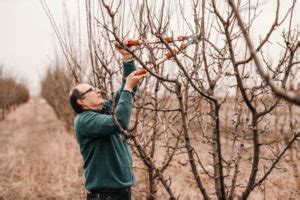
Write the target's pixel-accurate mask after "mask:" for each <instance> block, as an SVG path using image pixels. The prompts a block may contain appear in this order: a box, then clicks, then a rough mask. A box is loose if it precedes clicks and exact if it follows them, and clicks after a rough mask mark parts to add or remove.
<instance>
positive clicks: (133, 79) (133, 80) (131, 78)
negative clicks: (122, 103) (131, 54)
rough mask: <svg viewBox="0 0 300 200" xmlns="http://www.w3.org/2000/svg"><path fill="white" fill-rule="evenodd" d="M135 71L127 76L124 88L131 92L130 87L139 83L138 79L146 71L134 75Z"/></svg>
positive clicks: (141, 77) (143, 75) (142, 76)
mask: <svg viewBox="0 0 300 200" xmlns="http://www.w3.org/2000/svg"><path fill="white" fill-rule="evenodd" d="M136 72H137V71H134V72H132V73H131V74H129V75H128V76H127V78H126V83H125V86H124V90H127V91H129V92H131V91H132V89H133V88H134V87H135V86H137V85H138V84H139V83H140V81H141V80H142V79H143V78H144V77H145V76H146V75H147V73H144V74H142V75H136Z"/></svg>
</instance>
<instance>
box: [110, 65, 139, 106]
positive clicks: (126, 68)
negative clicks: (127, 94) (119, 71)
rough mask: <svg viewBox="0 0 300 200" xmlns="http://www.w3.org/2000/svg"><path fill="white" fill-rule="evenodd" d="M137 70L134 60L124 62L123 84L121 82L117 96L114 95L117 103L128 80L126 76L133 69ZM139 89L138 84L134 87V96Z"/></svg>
mask: <svg viewBox="0 0 300 200" xmlns="http://www.w3.org/2000/svg"><path fill="white" fill-rule="evenodd" d="M135 70H136V67H135V63H134V61H131V62H128V63H125V62H123V76H122V84H121V87H120V88H119V89H118V90H117V91H116V93H115V96H114V99H115V101H116V104H117V103H118V101H119V98H120V94H121V92H122V91H123V88H124V86H125V82H126V81H125V79H126V77H127V76H128V75H129V74H131V73H132V72H133V71H135ZM137 90H138V86H136V87H134V88H133V90H132V95H133V96H134V94H135V93H136V92H137Z"/></svg>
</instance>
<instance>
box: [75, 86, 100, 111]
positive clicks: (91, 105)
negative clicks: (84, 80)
mask: <svg viewBox="0 0 300 200" xmlns="http://www.w3.org/2000/svg"><path fill="white" fill-rule="evenodd" d="M76 88H77V89H78V90H79V91H80V92H81V94H83V95H82V98H81V99H78V100H77V102H78V103H79V104H80V105H81V106H82V108H83V109H86V110H101V109H102V107H103V104H104V102H105V100H104V97H103V96H102V95H101V91H100V89H98V88H95V87H93V86H91V85H89V84H79V85H77V86H76Z"/></svg>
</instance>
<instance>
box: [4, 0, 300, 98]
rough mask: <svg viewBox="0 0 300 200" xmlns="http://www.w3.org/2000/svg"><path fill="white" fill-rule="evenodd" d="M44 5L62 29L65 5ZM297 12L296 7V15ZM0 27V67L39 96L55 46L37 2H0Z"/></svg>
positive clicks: (269, 8)
mask: <svg viewBox="0 0 300 200" xmlns="http://www.w3.org/2000/svg"><path fill="white" fill-rule="evenodd" d="M46 2H47V4H48V5H49V8H50V9H51V12H52V13H53V15H54V17H55V20H56V22H57V23H58V24H60V25H62V21H63V20H62V7H63V6H62V5H63V4H62V2H64V1H63V0H46ZM65 2H68V5H67V7H68V8H69V9H68V12H69V13H70V14H71V15H72V11H75V12H76V11H77V3H78V2H81V3H84V0H68V1H65ZM265 2H266V4H265V6H264V12H263V14H262V15H261V19H260V20H259V21H258V23H259V24H260V25H258V26H257V31H254V32H255V33H256V32H257V33H262V34H263V32H264V31H266V30H267V29H268V28H269V27H270V25H271V21H272V19H273V14H272V13H273V12H274V6H273V5H274V1H273V0H272V1H265ZM281 2H282V7H283V9H282V10H284V9H285V8H287V6H288V5H290V3H291V0H287V1H281ZM272 4H273V5H272ZM299 9H300V4H299V3H298V4H297V8H296V11H299ZM298 18H299V17H298ZM298 18H297V14H296V23H297V24H300V19H298ZM0 27H1V31H0V64H4V66H6V68H9V69H8V70H9V71H10V72H12V73H13V74H15V75H17V76H18V77H20V78H22V79H26V80H27V85H28V86H29V88H30V90H31V93H32V94H38V92H39V84H40V79H41V78H42V75H43V73H44V72H45V69H47V66H48V65H49V64H50V63H51V62H52V60H53V57H54V56H53V55H54V49H55V44H56V42H57V40H56V38H55V36H54V33H53V30H52V27H51V26H50V23H49V20H48V18H47V17H46V14H45V12H44V10H43V9H42V6H41V4H40V0H0ZM263 35H264V34H263ZM257 36H258V34H257ZM274 37H278V36H274ZM257 38H258V37H257ZM272 53H273V52H272Z"/></svg>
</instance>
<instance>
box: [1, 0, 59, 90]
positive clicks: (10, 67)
mask: <svg viewBox="0 0 300 200" xmlns="http://www.w3.org/2000/svg"><path fill="white" fill-rule="evenodd" d="M47 2H48V1H47ZM50 2H51V3H50ZM61 2H62V1H61V0H51V1H49V7H50V8H52V11H53V13H54V14H55V16H56V18H57V20H58V22H60V21H61V17H60V15H59V13H61V12H62V11H61V7H62V6H61V5H62V3H61ZM0 27H1V31H0V63H2V64H4V66H5V67H6V68H7V71H9V72H11V73H13V74H14V75H17V76H18V77H19V78H21V79H26V81H27V84H28V86H29V87H30V90H31V92H32V93H33V94H37V92H38V90H39V81H40V79H41V77H42V74H43V72H44V71H45V69H46V68H47V66H48V64H49V63H50V62H51V60H52V59H53V54H54V48H55V45H53V44H54V43H55V41H56V39H55V38H54V34H53V30H52V27H51V26H50V23H49V20H48V18H47V17H46V15H45V12H44V11H43V9H42V6H41V4H40V1H39V0H0Z"/></svg>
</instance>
